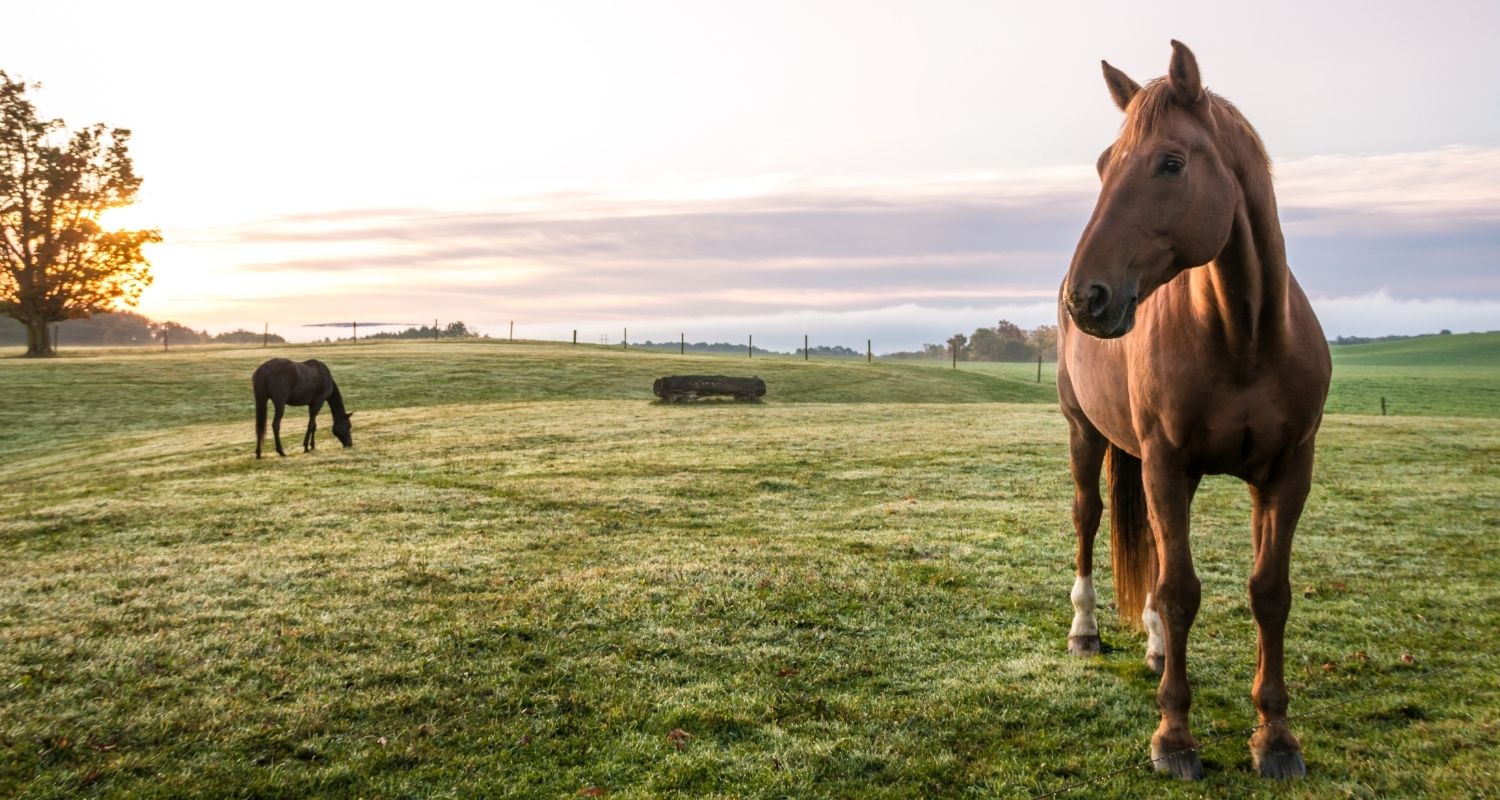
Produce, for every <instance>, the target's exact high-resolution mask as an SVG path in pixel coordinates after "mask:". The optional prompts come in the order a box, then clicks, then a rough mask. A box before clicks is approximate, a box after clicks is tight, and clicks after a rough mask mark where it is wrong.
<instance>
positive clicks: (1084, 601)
mask: <svg viewBox="0 0 1500 800" xmlns="http://www.w3.org/2000/svg"><path fill="white" fill-rule="evenodd" d="M1071 597H1072V599H1073V629H1072V630H1070V631H1068V635H1069V636H1098V635H1099V620H1098V619H1097V618H1096V617H1095V616H1094V605H1095V598H1094V579H1093V577H1091V576H1086V575H1079V576H1078V577H1076V578H1074V579H1073V593H1072V595H1071Z"/></svg>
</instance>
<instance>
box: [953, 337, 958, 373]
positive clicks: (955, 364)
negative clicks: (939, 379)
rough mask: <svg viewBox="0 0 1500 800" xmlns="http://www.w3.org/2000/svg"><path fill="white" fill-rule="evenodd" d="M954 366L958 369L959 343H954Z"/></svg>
mask: <svg viewBox="0 0 1500 800" xmlns="http://www.w3.org/2000/svg"><path fill="white" fill-rule="evenodd" d="M953 368H954V369H958V344H957V343H955V344H954V345H953Z"/></svg>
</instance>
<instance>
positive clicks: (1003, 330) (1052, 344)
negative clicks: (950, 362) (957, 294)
mask: <svg viewBox="0 0 1500 800" xmlns="http://www.w3.org/2000/svg"><path fill="white" fill-rule="evenodd" d="M955 353H957V356H958V360H959V361H1035V360H1036V359H1037V356H1041V357H1042V358H1043V359H1044V360H1047V361H1056V360H1057V326H1056V325H1038V326H1037V327H1035V328H1032V329H1031V330H1026V329H1024V328H1022V327H1021V326H1020V325H1017V324H1015V323H1014V322H1011V321H1010V320H1004V319H1002V320H1000V322H999V323H997V324H996V325H995V326H994V327H992V328H976V329H975V330H974V332H973V333H971V334H969V335H967V336H965V335H964V334H962V333H955V334H953V335H952V336H950V337H948V341H946V342H944V343H942V344H924V345H922V349H921V350H909V351H904V352H900V353H891V354H890V355H888V356H886V358H934V359H937V358H943V359H947V358H953V357H954V354H955Z"/></svg>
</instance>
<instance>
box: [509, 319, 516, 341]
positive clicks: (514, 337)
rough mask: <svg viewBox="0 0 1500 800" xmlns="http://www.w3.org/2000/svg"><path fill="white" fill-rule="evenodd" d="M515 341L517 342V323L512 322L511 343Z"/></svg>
mask: <svg viewBox="0 0 1500 800" xmlns="http://www.w3.org/2000/svg"><path fill="white" fill-rule="evenodd" d="M515 340H516V321H515V320H511V321H510V341H512V342H514V341H515Z"/></svg>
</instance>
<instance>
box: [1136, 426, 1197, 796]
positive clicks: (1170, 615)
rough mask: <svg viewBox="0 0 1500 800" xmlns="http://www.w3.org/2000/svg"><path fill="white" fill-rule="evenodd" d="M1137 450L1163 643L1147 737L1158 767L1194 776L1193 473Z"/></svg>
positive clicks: (1195, 745)
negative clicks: (1153, 719)
mask: <svg viewBox="0 0 1500 800" xmlns="http://www.w3.org/2000/svg"><path fill="white" fill-rule="evenodd" d="M1143 455H1145V456H1146V457H1145V458H1143V459H1142V474H1141V477H1142V480H1143V483H1144V485H1145V490H1146V508H1147V512H1148V514H1149V515H1150V519H1151V529H1152V530H1153V531H1154V532H1155V533H1156V547H1157V553H1158V555H1159V560H1160V574H1159V576H1158V578H1157V582H1156V591H1154V592H1152V601H1153V603H1154V605H1155V607H1156V612H1157V613H1158V614H1160V616H1161V622H1162V634H1163V638H1164V639H1165V642H1164V644H1165V645H1166V648H1165V651H1166V652H1165V658H1164V659H1163V664H1162V675H1161V685H1160V686H1159V687H1158V688H1157V691H1156V704H1157V706H1158V707H1160V708H1161V724H1160V725H1159V726H1158V727H1157V729H1156V734H1155V735H1153V736H1152V737H1151V758H1152V761H1153V762H1154V765H1155V767H1156V769H1157V771H1158V772H1169V773H1171V774H1172V775H1173V776H1174V777H1177V778H1181V779H1183V780H1196V779H1198V778H1201V777H1203V761H1202V759H1201V758H1199V757H1198V740H1197V739H1195V738H1193V734H1192V731H1191V730H1190V729H1189V726H1188V710H1189V709H1190V708H1191V707H1192V704H1193V693H1192V689H1191V688H1190V687H1189V686H1188V679H1187V642H1188V630H1189V629H1191V628H1192V626H1193V620H1194V619H1195V618H1196V617H1197V616H1198V603H1199V599H1200V592H1201V585H1200V583H1199V582H1198V576H1197V575H1196V574H1195V573H1194V571H1193V554H1192V551H1191V550H1190V549H1189V547H1188V518H1189V510H1190V508H1191V506H1192V502H1193V493H1194V492H1195V491H1196V490H1197V488H1198V478H1197V477H1196V476H1194V475H1191V474H1189V473H1188V472H1186V471H1185V470H1183V469H1181V468H1179V467H1178V466H1177V465H1175V464H1172V463H1171V462H1170V460H1165V459H1162V460H1153V459H1152V458H1151V454H1150V452H1149V450H1148V452H1146V453H1144V454H1143ZM1163 461H1166V463H1162V462H1163Z"/></svg>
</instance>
